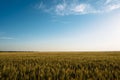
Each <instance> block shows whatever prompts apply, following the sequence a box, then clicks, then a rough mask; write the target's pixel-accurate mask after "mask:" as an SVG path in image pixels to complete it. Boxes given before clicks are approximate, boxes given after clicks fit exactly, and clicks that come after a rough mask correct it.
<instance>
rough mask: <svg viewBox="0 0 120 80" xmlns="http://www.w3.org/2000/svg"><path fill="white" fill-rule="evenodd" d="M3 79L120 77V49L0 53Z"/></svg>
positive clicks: (93, 79)
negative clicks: (119, 50) (107, 50)
mask: <svg viewBox="0 0 120 80" xmlns="http://www.w3.org/2000/svg"><path fill="white" fill-rule="evenodd" d="M0 80H120V52H0Z"/></svg>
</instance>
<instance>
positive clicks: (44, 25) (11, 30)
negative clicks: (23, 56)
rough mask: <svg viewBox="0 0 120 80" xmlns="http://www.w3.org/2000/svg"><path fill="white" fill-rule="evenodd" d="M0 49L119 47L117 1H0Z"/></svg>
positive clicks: (48, 49)
mask: <svg viewBox="0 0 120 80" xmlns="http://www.w3.org/2000/svg"><path fill="white" fill-rule="evenodd" d="M0 50H2V51H4V50H5V51H10V50H12V51H14V50H15V51H16V50H17V51H24V50H27V51H29V50H30V51H96V50H97V51H106V50H107V51H108V50H111V51H112V50H117V51H118V50H120V0H0Z"/></svg>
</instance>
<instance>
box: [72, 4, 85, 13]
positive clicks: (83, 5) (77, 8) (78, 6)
mask: <svg viewBox="0 0 120 80" xmlns="http://www.w3.org/2000/svg"><path fill="white" fill-rule="evenodd" d="M85 9H86V5H85V4H80V5H77V6H76V7H75V8H74V9H73V11H74V12H84V11H85Z"/></svg>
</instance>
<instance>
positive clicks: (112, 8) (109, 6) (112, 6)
mask: <svg viewBox="0 0 120 80" xmlns="http://www.w3.org/2000/svg"><path fill="white" fill-rule="evenodd" d="M107 8H108V10H109V11H112V10H115V9H119V8H120V4H114V5H108V7H107Z"/></svg>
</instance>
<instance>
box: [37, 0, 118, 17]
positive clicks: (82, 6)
mask: <svg viewBox="0 0 120 80" xmlns="http://www.w3.org/2000/svg"><path fill="white" fill-rule="evenodd" d="M93 1H94V0H90V1H83V2H81V0H60V1H59V0H58V1H56V3H53V4H52V5H51V6H50V5H49V6H48V3H47V2H46V3H45V2H44V3H43V2H41V3H40V4H39V6H38V8H39V9H41V10H43V11H45V12H49V13H52V14H57V15H76V14H77V15H79V14H89V13H103V12H104V13H105V12H110V11H113V10H117V9H120V0H99V1H94V3H93ZM53 2H54V1H53ZM51 3H52V2H51Z"/></svg>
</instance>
